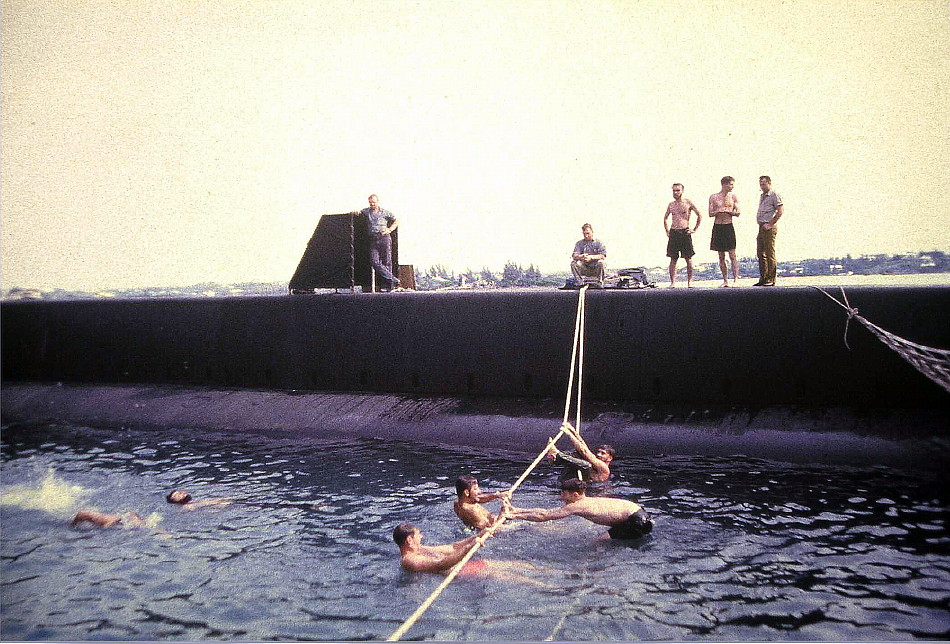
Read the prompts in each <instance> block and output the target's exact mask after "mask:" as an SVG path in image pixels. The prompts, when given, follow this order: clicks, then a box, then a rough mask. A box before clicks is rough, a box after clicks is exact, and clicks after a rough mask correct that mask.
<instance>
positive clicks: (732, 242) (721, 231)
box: [709, 176, 739, 286]
mask: <svg viewBox="0 0 950 644" xmlns="http://www.w3.org/2000/svg"><path fill="white" fill-rule="evenodd" d="M719 184H720V185H721V186H722V190H720V191H719V192H717V193H715V194H713V195H710V197H709V216H710V217H715V221H714V223H713V229H712V239H711V240H710V242H709V250H715V251H718V252H719V271H720V272H721V273H722V284H720V286H729V278H728V277H727V275H728V273H726V253H729V261H730V262H731V263H732V283H733V284H735V283H736V282H737V281H738V280H739V263H738V262H737V261H736V229H735V226H733V225H732V218H733V217H738V216H739V200H738V199H737V198H736V196H735V195H734V194H732V189H733V188H734V187H735V185H736V181H735V179H733V178H732V177H729V176H725V177H723V178H722V179H720V180H719Z"/></svg>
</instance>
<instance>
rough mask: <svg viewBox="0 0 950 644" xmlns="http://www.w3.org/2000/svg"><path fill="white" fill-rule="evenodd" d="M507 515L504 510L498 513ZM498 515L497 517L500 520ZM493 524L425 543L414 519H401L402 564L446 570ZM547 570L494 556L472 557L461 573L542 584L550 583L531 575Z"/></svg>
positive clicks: (396, 531) (398, 530) (395, 536)
mask: <svg viewBox="0 0 950 644" xmlns="http://www.w3.org/2000/svg"><path fill="white" fill-rule="evenodd" d="M503 516H504V510H502V514H501V515H499V517H503ZM497 520H498V519H496V521H497ZM490 528H491V526H488V527H486V528H483V529H482V530H479V532H478V534H473V535H472V536H470V537H466V538H464V539H461V540H460V541H456V542H455V543H449V544H446V545H441V546H424V545H422V532H421V531H420V530H419V528H417V527H416V526H414V525H412V524H411V523H401V524H399V525H398V526H396V528H395V529H394V530H393V541H395V542H396V545H397V546H399V558H400V564H401V565H402V567H403V569H404V570H407V571H409V572H434V573H444V572H448V571H449V570H451V569H452V568H453V567H455V565H456V564H457V563H458V562H460V561H462V559H463V558H464V557H465V555H466V554H468V551H469V550H471V549H472V547H474V546H475V543H476V542H477V541H478V540H479V539H481V538H482V537H484V536H485V535H486V534H488V532H489V530H490ZM542 571H544V568H542V567H540V566H536V565H532V564H530V563H527V562H522V561H498V560H494V559H471V560H469V561H468V562H466V564H465V566H464V567H463V568H462V570H461V571H460V572H459V573H458V576H459V577H491V578H493V579H500V580H503V581H515V582H518V583H523V584H531V585H534V586H538V587H542V588H551V585H550V584H548V583H545V582H543V581H539V580H537V579H534V578H533V577H531V576H530V575H533V574H537V573H539V572H542Z"/></svg>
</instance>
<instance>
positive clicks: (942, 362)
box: [812, 286, 950, 392]
mask: <svg viewBox="0 0 950 644" xmlns="http://www.w3.org/2000/svg"><path fill="white" fill-rule="evenodd" d="M812 288H814V289H816V290H818V291H821V292H822V293H824V294H825V295H826V296H827V297H828V298H829V299H830V300H831V301H832V302H834V303H835V304H837V305H838V306H840V307H841V308H843V309H844V310H845V311H847V312H848V322H847V323H846V324H845V327H844V345H845V346H846V347H848V350H849V351H850V350H851V347H850V346H849V345H848V325H849V324H850V323H851V320H852V318H853V319H855V320H857V321H858V322H860V323H861V324H863V325H864V326H865V327H866V328H867V329H868V331H870V332H871V333H873V334H874V335H875V336H876V337H877V338H878V339H879V340H880V341H881V342H883V343H884V344H886V345H887V346H889V347H890V348H891V349H893V350H894V351H896V352H897V354H898V355H899V356H900V357H902V358H903V359H904V360H906V361H907V362H909V363H910V364H911V365H913V366H914V368H915V369H917V371H919V372H920V373H922V374H924V375H925V376H927V377H928V378H930V379H931V380H933V381H934V382H935V383H937V384H938V385H940V386H941V387H942V388H943V389H944V390H945V391H947V392H950V351H947V350H945V349H934V348H933V347H927V346H924V345H922V344H917V343H916V342H911V341H910V340H905V339H904V338H902V337H900V336H898V335H894V334H893V333H891V332H890V331H887V330H885V329H882V328H881V327H879V326H877V325H876V324H874V323H873V322H870V321H868V320H867V319H865V318H864V317H862V316H861V315H859V314H858V309H856V308H854V307H852V306H851V303H850V302H848V296H847V295H846V294H845V292H844V288H842V289H841V298H842V300H843V302H842V301H839V300H837V299H835V298H834V297H832V296H831V295H829V294H828V293H827V292H826V291H825V290H824V289H820V288H818V287H817V286H813V287H812Z"/></svg>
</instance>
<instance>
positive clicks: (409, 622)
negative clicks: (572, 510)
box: [386, 286, 588, 642]
mask: <svg viewBox="0 0 950 644" xmlns="http://www.w3.org/2000/svg"><path fill="white" fill-rule="evenodd" d="M587 288H588V287H587V286H584V287H582V288H581V290H580V293H579V294H578V301H577V315H576V316H575V318H574V348H573V350H572V351H571V372H570V377H569V378H568V383H567V399H566V400H565V401H564V421H563V423H562V425H563V424H564V423H566V422H567V418H568V416H569V415H570V410H571V393H572V392H573V390H574V372H575V370H576V371H577V424H576V425H575V427H576V428H577V431H578V432H580V428H581V425H580V422H581V384H582V373H583V371H584V301H585V295H586V293H587ZM563 435H564V430H563V429H561V430H560V431H559V432H558V433H557V435H556V436H554V437H553V438H549V439H548V442H547V444H546V445H545V446H544V449H543V450H541V453H540V454H538V455H537V457H535V459H534V460H533V461H531V464H530V465H529V466H528V467H527V469H526V470H525V471H524V473H522V475H521V476H520V477H518V480H517V481H515V482H514V483H513V484H512V485H511V487H510V488H508V490H507V492H508V494H509V495H511V494H514V492H515V490H516V489H517V488H518V486H520V485H521V484H522V483H523V482H524V480H525V479H526V478H528V475H529V474H530V473H531V472H532V471H533V470H534V468H535V467H537V466H538V463H540V462H541V461H542V460H543V459H544V457H545V455H546V454H547V453H548V451H549V450H550V449H551V448H552V447H553V446H554V445H555V444H556V443H557V441H558V439H559V438H561V436H563ZM507 518H508V517H507V516H505V515H504V514H502V515H501V516H499V517H498V520H497V521H495V522H494V523H493V524H492V525H491V526H490V527H489V528H488V531H487V532H486V533H485V534H484V535H482V536H481V537H479V538H478V539H476V540H475V544H474V545H473V546H472V547H471V548H470V549H469V551H468V552H466V553H465V556H464V557H462V559H461V560H460V561H459V562H458V563H457V564H455V566H454V567H453V568H452V569H451V570H450V571H449V574H448V575H446V577H445V579H443V580H442V583H440V584H439V585H438V586H436V588H435V590H433V591H432V593H431V594H430V595H429V596H428V597H427V598H426V600H425V601H424V602H422V604H420V605H419V608H417V609H416V611H415V612H414V613H413V614H412V615H410V616H409V617H408V618H407V619H406V621H405V622H403V624H402V626H400V627H399V628H397V629H396V630H395V631H394V632H393V634H392V635H390V636H389V637H388V638H386V641H387V642H395V641H398V640H399V639H400V638H401V637H402V636H403V635H405V634H406V632H407V631H408V630H409V629H410V628H412V626H413V624H415V623H416V621H418V619H419V618H420V617H422V614H423V613H425V612H426V611H427V610H428V609H429V607H430V606H431V605H432V604H433V603H434V602H435V600H436V599H438V598H439V595H441V594H442V591H443V590H445V589H446V588H447V587H448V585H449V584H450V583H452V581H453V580H454V579H455V578H456V577H457V576H458V574H459V573H460V572H461V571H462V568H464V567H465V564H467V563H468V561H469V559H471V558H472V557H473V556H474V555H475V553H476V552H478V550H479V549H480V548H481V547H482V546H483V545H485V542H486V541H488V539H489V538H490V537H492V536H494V534H495V531H496V530H497V529H498V528H500V527H501V525H502V523H504V522H505V520H506V519H507ZM562 621H563V620H562ZM558 628H560V624H559V625H558Z"/></svg>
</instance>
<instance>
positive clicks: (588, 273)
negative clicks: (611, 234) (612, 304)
mask: <svg viewBox="0 0 950 644" xmlns="http://www.w3.org/2000/svg"><path fill="white" fill-rule="evenodd" d="M581 233H583V235H584V238H583V239H580V240H578V242H577V243H576V244H574V252H573V253H571V272H572V273H573V274H574V284H575V285H576V286H582V285H583V284H588V283H591V281H592V282H593V284H596V285H597V286H600V287H602V286H603V285H604V279H605V278H606V276H607V269H606V266H605V264H604V260H605V259H606V258H607V247H606V246H604V244H603V243H602V242H601V241H600V240H598V239H594V228H593V227H592V226H591V225H590V224H584V225H583V226H581ZM586 278H590V279H586Z"/></svg>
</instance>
